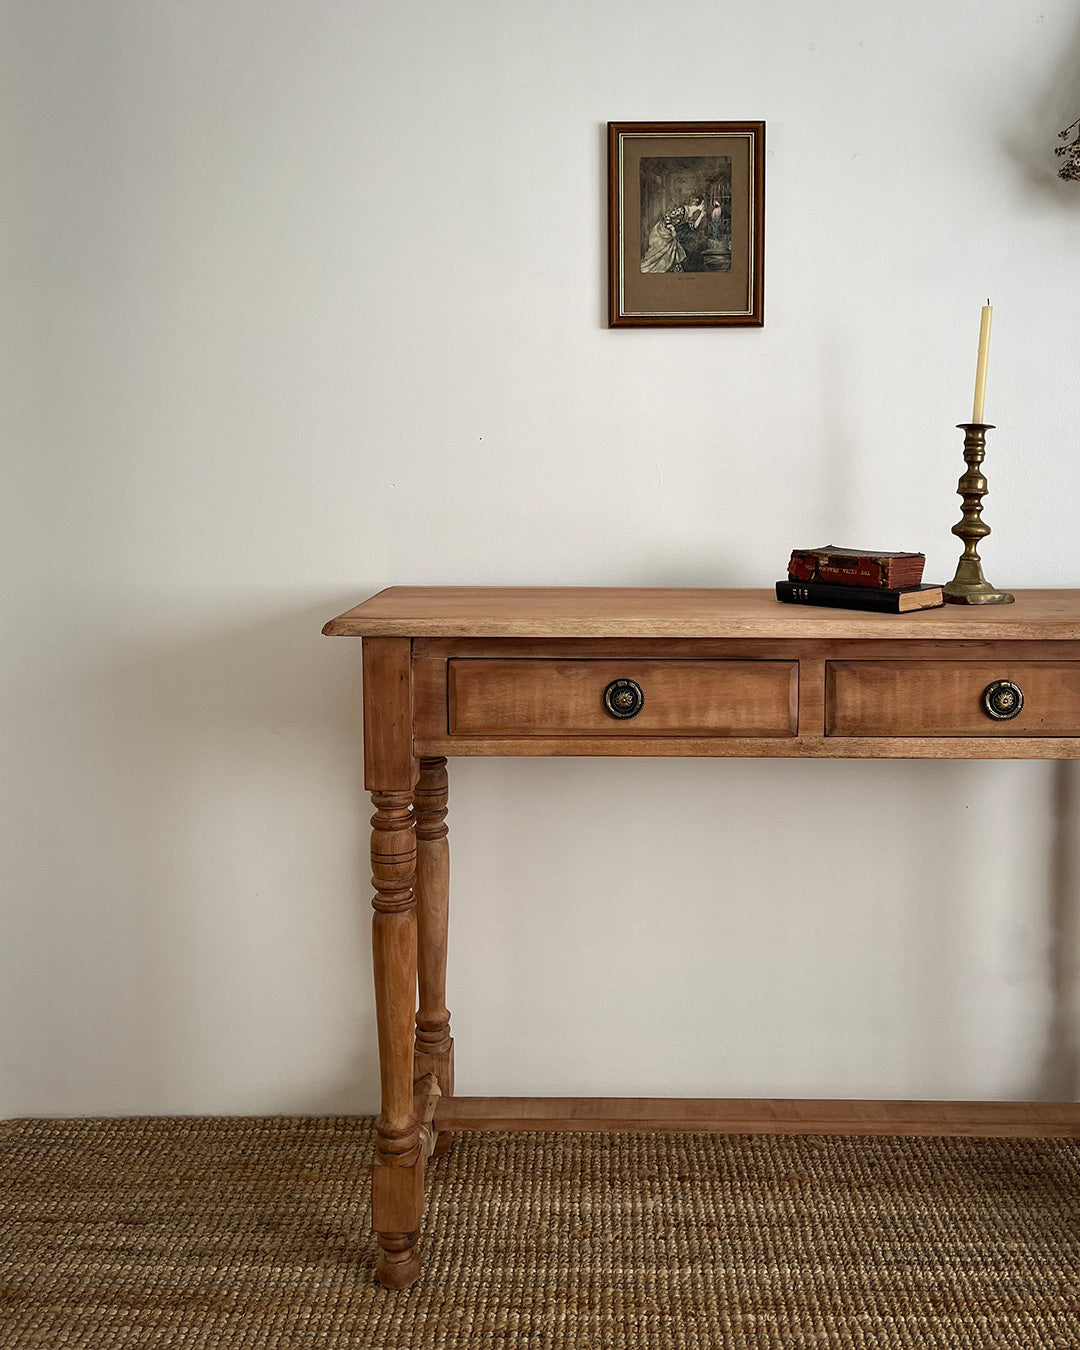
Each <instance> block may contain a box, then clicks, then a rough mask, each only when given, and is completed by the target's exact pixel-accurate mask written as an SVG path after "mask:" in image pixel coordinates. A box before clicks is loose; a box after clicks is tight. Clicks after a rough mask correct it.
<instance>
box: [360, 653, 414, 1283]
mask: <svg viewBox="0 0 1080 1350" xmlns="http://www.w3.org/2000/svg"><path fill="white" fill-rule="evenodd" d="M364 778H365V781H366V783H367V786H368V789H369V791H370V792H371V800H372V801H373V803H374V804H375V815H374V816H373V817H372V820H371V872H372V885H373V886H374V887H375V897H374V899H373V901H372V904H373V906H374V909H375V914H374V917H373V919H372V928H371V938H372V955H373V967H374V976H375V1017H376V1023H377V1027H378V1037H379V1077H380V1081H381V1085H382V1110H381V1112H380V1114H379V1119H378V1121H377V1123H376V1127H375V1165H374V1167H373V1168H372V1171H371V1226H372V1228H373V1229H374V1230H375V1234H376V1236H377V1237H378V1240H379V1246H380V1248H381V1249H382V1251H381V1254H380V1258H379V1265H378V1271H377V1274H378V1278H379V1282H380V1283H381V1284H383V1285H385V1286H386V1288H388V1289H404V1288H405V1287H406V1286H407V1285H410V1284H412V1282H413V1280H415V1279H416V1277H417V1276H418V1275H419V1273H420V1257H419V1255H418V1253H417V1249H416V1244H417V1241H418V1239H419V1236H420V1220H421V1216H422V1215H423V1212H424V1156H425V1153H426V1152H427V1147H428V1145H429V1143H430V1131H425V1130H423V1129H422V1128H421V1120H420V1119H419V1118H418V1114H417V1104H416V1101H415V1100H414V1095H413V1034H414V1019H415V1016H416V894H415V889H414V888H415V884H416V822H415V816H414V813H413V790H414V788H415V785H416V778H417V764H416V760H415V759H414V758H413V753H412V644H411V642H410V641H409V639H408V638H384V637H377V638H365V639H364Z"/></svg>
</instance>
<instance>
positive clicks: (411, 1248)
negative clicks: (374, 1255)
mask: <svg viewBox="0 0 1080 1350" xmlns="http://www.w3.org/2000/svg"><path fill="white" fill-rule="evenodd" d="M377 1236H378V1239H379V1246H380V1247H381V1248H382V1250H381V1251H380V1253H379V1264H378V1267H377V1268H376V1271H375V1276H376V1278H377V1279H378V1281H379V1283H380V1284H381V1285H382V1287H383V1288H384V1289H408V1287H409V1285H410V1284H414V1283H415V1282H416V1280H417V1277H418V1276H419V1274H420V1253H419V1252H418V1251H417V1249H416V1240H417V1238H418V1237H419V1236H420V1234H419V1233H418V1232H417V1233H379V1234H378V1235H377Z"/></svg>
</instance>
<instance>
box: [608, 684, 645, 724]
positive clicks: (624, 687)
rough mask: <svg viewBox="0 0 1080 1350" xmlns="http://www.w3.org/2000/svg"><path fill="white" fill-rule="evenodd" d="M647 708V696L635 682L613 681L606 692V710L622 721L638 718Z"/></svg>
mask: <svg viewBox="0 0 1080 1350" xmlns="http://www.w3.org/2000/svg"><path fill="white" fill-rule="evenodd" d="M644 706H645V695H644V693H642V689H641V685H640V684H638V683H637V682H636V681H635V680H612V681H611V683H610V684H609V685H608V687H607V688H606V689H605V690H604V708H605V709H606V711H607V712H608V713H609V714H610V715H611V716H612V717H617V718H618V719H619V720H620V721H625V720H626V719H627V718H628V717H636V716H637V715H638V713H639V712H640V711H641V710H642V708H643V707H644Z"/></svg>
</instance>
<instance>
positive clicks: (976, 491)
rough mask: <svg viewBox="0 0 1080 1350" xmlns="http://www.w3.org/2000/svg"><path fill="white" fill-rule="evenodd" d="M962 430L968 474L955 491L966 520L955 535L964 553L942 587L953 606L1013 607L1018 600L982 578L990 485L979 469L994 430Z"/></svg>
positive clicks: (969, 425)
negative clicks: (981, 550) (988, 435)
mask: <svg viewBox="0 0 1080 1350" xmlns="http://www.w3.org/2000/svg"><path fill="white" fill-rule="evenodd" d="M959 429H960V430H961V431H962V432H963V433H964V462H965V463H966V464H967V470H966V471H965V472H964V474H963V475H962V477H961V479H960V482H959V483H958V484H957V488H956V491H957V494H958V495H959V496H960V497H962V498H963V501H964V507H963V516H962V518H961V519H960V520H959V521H958V522H957V523H956V524H955V525H954V526H953V527H952V532H953V534H955V535H956V536H957V538H959V539H962V540H963V541H964V551H963V553H962V554H961V555H960V561H959V562H958V563H957V564H956V575H955V576H954V577H953V579H952V581H950V582H948V584H947V585H945V586H943V587H942V594H943V595H944V598H945V601H946V603H947V604H950V605H1011V604H1012V602H1013V601H1014V600H1015V599H1016V597H1015V596H1014V595H1013V594H1012V593H1011V592H1010V591H999V590H997V589H996V588H995V587H994V586H991V585H990V583H989V582H988V581H987V579H986V578H985V577H984V576H983V570H982V559H981V558H980V557H979V550H978V547H977V546H978V542H979V540H980V539H985V538H986V536H987V535H988V534H989V533H990V526H989V525H987V524H986V522H985V521H984V520H983V518H982V499H983V498H984V497H985V496H986V493H987V485H986V478H985V476H984V475H983V472H982V469H981V468H980V466H981V464H982V462H983V459H984V458H985V456H986V433H987V432H988V431H993V429H994V428H993V426H992V425H991V424H990V423H988V422H961V423H960V424H959Z"/></svg>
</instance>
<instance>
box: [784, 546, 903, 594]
mask: <svg viewBox="0 0 1080 1350" xmlns="http://www.w3.org/2000/svg"><path fill="white" fill-rule="evenodd" d="M925 566H926V555H925V554H924V553H873V552H871V551H869V550H868V549H858V548H840V547H838V546H837V545H836V544H826V545H825V547H824V548H797V549H795V550H794V551H793V552H792V555H791V559H790V561H789V562H788V579H789V580H790V581H819V582H823V583H824V584H825V585H827V586H873V587H880V588H882V589H883V590H902V589H906V588H910V587H911V586H918V585H919V583H920V582H921V581H922V575H923V568H924V567H925Z"/></svg>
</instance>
